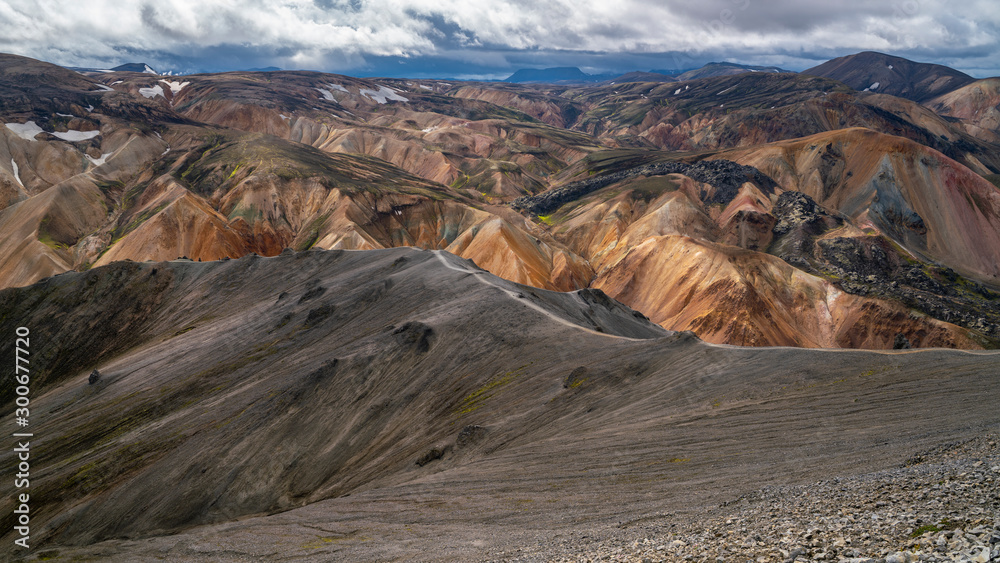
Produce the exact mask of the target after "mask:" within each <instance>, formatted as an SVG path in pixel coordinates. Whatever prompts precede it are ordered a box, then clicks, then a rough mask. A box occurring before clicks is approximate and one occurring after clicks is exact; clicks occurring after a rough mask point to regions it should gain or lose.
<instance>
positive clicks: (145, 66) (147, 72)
mask: <svg viewBox="0 0 1000 563" xmlns="http://www.w3.org/2000/svg"><path fill="white" fill-rule="evenodd" d="M143 67H144V68H143V69H142V71H143V72H145V73H146V74H159V73H158V72H156V71H155V70H153V69H151V68H149V65H143Z"/></svg>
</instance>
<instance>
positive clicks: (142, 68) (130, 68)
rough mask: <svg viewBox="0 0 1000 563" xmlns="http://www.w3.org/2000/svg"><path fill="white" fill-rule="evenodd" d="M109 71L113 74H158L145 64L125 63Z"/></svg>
mask: <svg viewBox="0 0 1000 563" xmlns="http://www.w3.org/2000/svg"><path fill="white" fill-rule="evenodd" d="M111 70H113V71H115V72H144V73H146V74H156V75H158V74H160V73H158V72H156V71H155V70H153V68H152V67H150V66H149V65H148V64H146V63H125V64H123V65H118V66H116V67H114V68H112V69H111Z"/></svg>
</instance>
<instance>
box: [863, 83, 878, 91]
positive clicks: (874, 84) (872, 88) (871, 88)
mask: <svg viewBox="0 0 1000 563" xmlns="http://www.w3.org/2000/svg"><path fill="white" fill-rule="evenodd" d="M878 87H879V83H878V82H872V85H871V86H869V87H867V88H865V92H867V91H869V90H878Z"/></svg>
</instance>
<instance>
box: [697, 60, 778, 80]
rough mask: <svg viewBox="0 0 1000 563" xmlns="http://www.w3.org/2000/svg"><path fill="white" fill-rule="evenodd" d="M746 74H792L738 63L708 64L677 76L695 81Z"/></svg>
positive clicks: (772, 68)
mask: <svg viewBox="0 0 1000 563" xmlns="http://www.w3.org/2000/svg"><path fill="white" fill-rule="evenodd" d="M745 72H792V71H790V70H784V69H781V68H778V67H776V66H754V65H741V64H738V63H708V64H706V65H705V66H703V67H701V68H697V69H694V70H689V71H686V72H683V73H681V74H678V75H677V80H679V81H683V80H695V79H698V78H712V77H715V76H730V75H733V74H743V73H745Z"/></svg>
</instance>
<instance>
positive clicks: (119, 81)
mask: <svg viewBox="0 0 1000 563" xmlns="http://www.w3.org/2000/svg"><path fill="white" fill-rule="evenodd" d="M122 82H125V81H124V80H115V81H114V82H112V83H111V85H112V86H114V85H116V84H121V83H122Z"/></svg>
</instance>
